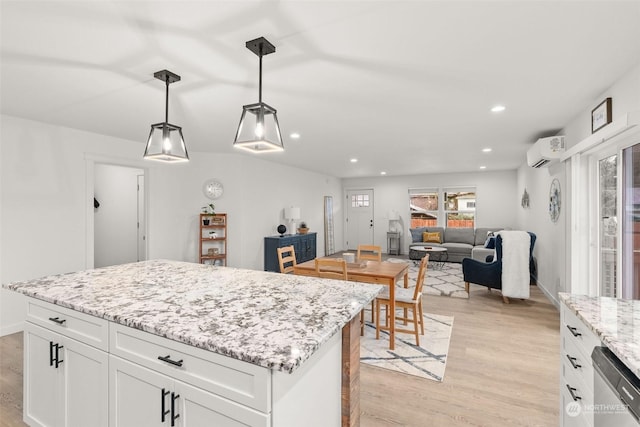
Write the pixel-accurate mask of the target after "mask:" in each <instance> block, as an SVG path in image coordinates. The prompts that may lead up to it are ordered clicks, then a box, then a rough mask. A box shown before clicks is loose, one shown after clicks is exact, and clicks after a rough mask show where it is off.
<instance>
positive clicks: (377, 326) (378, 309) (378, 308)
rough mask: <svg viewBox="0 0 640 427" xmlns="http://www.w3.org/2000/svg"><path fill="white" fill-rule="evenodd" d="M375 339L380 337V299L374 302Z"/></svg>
mask: <svg viewBox="0 0 640 427" xmlns="http://www.w3.org/2000/svg"><path fill="white" fill-rule="evenodd" d="M375 305H376V339H377V340H379V339H380V301H378V302H376V304H375Z"/></svg>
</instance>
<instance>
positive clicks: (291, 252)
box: [278, 246, 296, 274]
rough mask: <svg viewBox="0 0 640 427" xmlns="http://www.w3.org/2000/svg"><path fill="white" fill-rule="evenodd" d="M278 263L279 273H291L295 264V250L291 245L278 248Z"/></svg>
mask: <svg viewBox="0 0 640 427" xmlns="http://www.w3.org/2000/svg"><path fill="white" fill-rule="evenodd" d="M278 263H280V273H283V274H289V273H293V272H294V269H295V266H296V250H295V249H294V247H293V246H284V247H282V248H278Z"/></svg>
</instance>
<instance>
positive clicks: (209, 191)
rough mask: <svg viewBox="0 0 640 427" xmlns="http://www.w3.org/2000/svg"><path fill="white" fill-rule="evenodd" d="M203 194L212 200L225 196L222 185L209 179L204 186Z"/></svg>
mask: <svg viewBox="0 0 640 427" xmlns="http://www.w3.org/2000/svg"><path fill="white" fill-rule="evenodd" d="M202 192H203V193H204V195H205V196H206V197H207V198H209V199H211V200H215V199H219V198H220V197H222V194H224V187H223V186H222V183H221V182H220V181H218V180H216V179H208V180H206V181H205V182H204V184H203V185H202Z"/></svg>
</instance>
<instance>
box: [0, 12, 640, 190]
mask: <svg viewBox="0 0 640 427" xmlns="http://www.w3.org/2000/svg"><path fill="white" fill-rule="evenodd" d="M0 5H1V6H0V7H1V9H0V13H1V52H0V53H1V69H0V71H1V85H2V86H1V97H0V104H1V112H2V113H4V114H10V115H14V116H19V117H25V118H28V119H33V120H39V121H43V122H47V123H52V124H58V125H63V126H69V127H73V128H78V129H83V130H87V131H91V132H97V133H100V134H105V135H112V136H115V137H119V138H125V139H128V140H132V141H136V143H138V144H140V155H141V156H142V153H143V151H144V142H145V141H146V138H147V136H148V133H149V129H150V125H151V124H152V123H157V122H160V121H163V120H164V85H163V83H162V82H160V81H158V80H156V79H154V78H153V73H154V72H155V71H158V70H162V69H165V68H166V69H169V70H171V71H173V72H175V73H177V74H180V75H181V76H182V81H181V82H178V83H175V84H173V85H171V89H170V111H169V121H170V122H171V123H174V124H176V125H179V126H182V128H183V132H184V135H185V140H186V143H187V147H188V149H189V150H190V151H191V152H193V151H212V152H232V150H233V149H232V141H233V138H234V136H235V131H236V128H237V125H238V120H239V118H240V113H241V111H242V105H244V104H250V103H253V102H256V101H257V96H258V94H257V80H258V79H257V76H258V58H257V57H256V56H255V55H254V54H253V53H251V52H250V51H249V50H247V49H246V48H245V47H244V43H245V41H247V40H251V39H254V38H256V37H259V36H265V37H266V38H267V39H268V40H269V41H270V42H271V43H273V44H274V45H275V46H276V49H277V51H276V53H275V54H272V55H269V56H266V57H265V58H264V74H263V76H264V80H263V84H264V91H263V100H264V101H265V102H266V103H268V104H269V105H271V106H273V107H275V108H276V109H277V110H278V118H279V120H280V126H281V129H282V133H283V135H284V137H285V148H286V151H285V152H284V153H272V154H262V156H263V157H264V158H266V159H270V160H273V161H275V162H279V163H283V164H289V165H293V166H297V167H301V168H304V169H308V170H315V171H318V172H323V173H327V174H331V175H334V176H337V177H356V176H375V175H379V173H380V171H382V170H384V171H387V172H388V175H390V176H392V175H406V174H420V173H437V172H463V171H477V170H478V168H479V167H480V166H481V165H485V166H486V167H487V169H486V170H503V169H514V168H517V167H518V166H520V165H521V164H522V163H523V162H524V158H525V152H526V150H527V148H528V147H529V146H530V145H531V143H533V142H534V141H535V140H536V139H537V137H539V136H541V135H549V134H554V132H555V131H557V130H558V129H560V128H562V127H563V126H564V125H566V124H567V123H568V122H569V121H571V120H572V119H573V118H575V117H576V115H577V114H579V113H580V112H581V111H584V109H585V108H586V107H588V106H589V105H591V104H593V102H594V101H593V100H594V99H595V98H596V97H597V96H599V95H600V94H601V93H602V92H603V91H604V90H605V89H606V88H607V87H608V86H610V85H611V83H612V82H614V81H615V80H616V79H618V78H619V77H620V76H622V75H623V74H624V73H625V72H627V71H628V70H630V69H631V68H632V67H633V66H634V65H635V64H638V62H640V2H639V1H624V2H614V1H599V2H598V1H554V2H552V1H532V2H528V1H509V2H497V1H470V2H460V1H441V2H435V1H391V0H389V1H375V2H371V1H353V0H351V1H317V2H310V1H226V2H222V1H193V2H191V1H158V2H150V1H128V2H111V1H68V2H61V1H42V2H36V1H26V0H22V1H5V0H2V2H1V3H0ZM614 102H615V100H614ZM495 104H504V105H506V107H507V110H506V111H505V112H504V113H501V114H495V113H491V112H490V111H489V109H490V108H491V107H492V106H494V105H495ZM594 106H595V105H594ZM585 120H586V121H587V122H588V120H589V117H585ZM291 132H299V133H300V134H301V135H302V137H301V138H300V139H299V140H292V139H290V138H289V137H288V135H289V134H290V133H291ZM484 147H491V148H493V151H492V152H491V153H489V154H484V153H482V152H481V149H482V148H484ZM242 155H251V154H242ZM351 157H357V158H358V159H359V162H358V163H356V164H352V163H350V162H349V159H350V158H351Z"/></svg>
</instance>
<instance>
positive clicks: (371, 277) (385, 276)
mask: <svg viewBox="0 0 640 427" xmlns="http://www.w3.org/2000/svg"><path fill="white" fill-rule="evenodd" d="M294 273H295V274H299V275H303V276H317V274H316V264H315V260H311V261H307V262H303V263H300V264H298V265H296V266H295V267H294ZM347 278H348V280H350V281H353V282H364V283H373V284H376V285H386V286H389V299H390V302H391V304H390V305H391V307H390V308H389V312H390V313H395V312H396V311H395V309H396V300H395V287H396V286H395V285H396V283H397V282H398V281H399V280H400V278H404V287H405V288H406V287H407V286H408V285H409V263H406V262H385V261H383V262H379V261H365V262H362V263H347ZM390 324H391V328H390V331H389V349H390V350H394V349H395V332H396V327H395V321H394V320H391V322H390Z"/></svg>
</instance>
